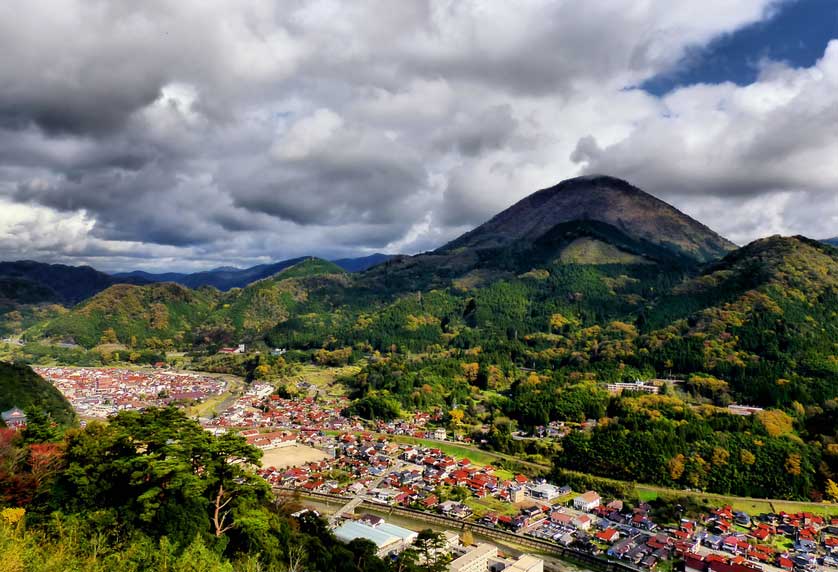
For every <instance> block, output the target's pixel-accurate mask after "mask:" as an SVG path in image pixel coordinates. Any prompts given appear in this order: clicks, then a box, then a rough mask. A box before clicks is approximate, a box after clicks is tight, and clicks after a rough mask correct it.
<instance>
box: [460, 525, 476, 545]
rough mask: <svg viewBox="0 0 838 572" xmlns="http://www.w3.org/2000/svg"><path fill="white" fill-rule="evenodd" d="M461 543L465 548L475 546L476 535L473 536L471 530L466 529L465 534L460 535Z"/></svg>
mask: <svg viewBox="0 0 838 572" xmlns="http://www.w3.org/2000/svg"><path fill="white" fill-rule="evenodd" d="M460 542H461V543H462V544H463V546H471V545H472V544H474V535H473V534H472V532H471V530H470V529H468V528H467V529H465V530H464V531H463V533H462V534H461V535H460Z"/></svg>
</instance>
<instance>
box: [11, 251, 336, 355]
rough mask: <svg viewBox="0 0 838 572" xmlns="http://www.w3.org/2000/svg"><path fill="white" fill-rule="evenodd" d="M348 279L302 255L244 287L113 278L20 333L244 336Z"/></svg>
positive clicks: (89, 340)
mask: <svg viewBox="0 0 838 572" xmlns="http://www.w3.org/2000/svg"><path fill="white" fill-rule="evenodd" d="M330 284H337V285H339V286H345V285H347V284H348V276H347V274H346V273H345V272H344V270H343V269H342V268H341V267H340V266H337V265H336V264H334V263H332V262H328V261H325V260H320V259H317V258H305V259H302V260H300V261H298V262H297V263H295V264H293V265H292V266H288V267H286V268H284V269H282V270H280V271H279V272H278V273H277V274H275V275H273V276H270V277H268V278H263V279H261V280H258V281H256V282H253V283H252V284H250V285H248V286H246V287H245V288H234V289H232V290H230V291H229V292H219V291H218V290H217V289H215V288H209V287H202V288H199V289H197V290H196V289H191V288H187V287H186V286H182V285H180V284H175V283H173V282H162V283H153V284H147V285H143V286H133V285H127V284H119V285H116V286H112V287H110V288H108V289H107V290H105V291H103V292H100V293H99V294H97V295H96V296H94V297H92V298H90V299H89V300H86V301H85V302H82V303H81V304H79V305H78V306H76V307H75V308H73V309H71V310H70V311H68V312H66V313H64V314H62V315H60V316H57V317H55V318H54V319H51V320H47V321H46V322H43V323H41V324H38V325H36V326H35V327H33V328H31V329H30V330H29V331H28V332H27V335H28V336H29V337H33V338H46V339H51V340H54V341H64V342H71V343H76V344H79V345H81V346H83V347H86V348H91V347H94V346H97V345H99V344H123V345H126V346H128V347H130V348H144V347H145V348H151V349H165V348H175V347H177V348H188V347H191V346H192V345H193V344H203V343H232V342H233V341H234V340H239V339H240V338H241V337H242V336H247V337H248V338H249V339H250V338H252V336H254V335H257V334H259V333H262V332H264V331H266V330H267V329H269V328H270V327H272V326H274V325H275V324H276V323H277V322H279V321H282V320H284V319H286V318H288V317H289V316H290V314H291V312H292V311H293V310H294V309H295V308H297V307H298V306H300V305H301V304H303V303H305V302H306V301H307V300H308V296H309V292H311V291H313V290H318V289H320V288H322V287H324V286H326V285H330Z"/></svg>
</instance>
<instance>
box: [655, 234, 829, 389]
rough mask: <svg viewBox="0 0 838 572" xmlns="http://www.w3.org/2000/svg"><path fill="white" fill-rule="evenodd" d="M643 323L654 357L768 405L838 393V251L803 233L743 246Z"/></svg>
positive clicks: (661, 302)
mask: <svg viewBox="0 0 838 572" xmlns="http://www.w3.org/2000/svg"><path fill="white" fill-rule="evenodd" d="M643 322H644V324H645V325H646V327H647V328H648V329H649V330H650V333H649V337H648V345H649V348H650V350H651V352H652V355H653V356H655V359H656V361H657V362H659V363H660V362H662V363H666V364H667V365H670V367H672V368H673V369H674V370H676V371H683V372H695V371H708V372H713V373H715V374H716V375H718V376H719V377H723V378H724V379H727V380H728V381H730V383H731V385H732V386H733V388H734V389H735V390H737V391H738V392H739V393H740V394H742V395H746V396H748V397H750V398H751V399H752V400H754V401H758V402H762V403H774V402H778V401H780V402H788V401H790V400H798V401H801V402H804V403H807V402H809V403H811V402H813V401H814V402H817V401H819V400H822V399H828V398H832V397H834V396H835V392H836V384H835V381H834V380H835V379H836V378H837V377H838V355H836V354H838V351H836V347H838V346H836V344H838V250H836V249H835V248H833V247H831V246H829V245H826V244H823V243H821V242H818V241H815V240H810V239H808V238H805V237H802V236H794V237H780V236H772V237H769V238H764V239H760V240H757V241H754V242H752V243H750V244H748V245H746V246H745V247H743V248H740V249H738V250H736V251H734V252H732V253H730V254H729V255H728V256H727V257H725V258H724V259H722V260H721V261H718V262H717V263H715V264H713V265H711V266H710V267H708V268H707V269H706V270H705V271H704V272H703V273H702V274H700V275H699V276H696V277H694V278H691V279H689V280H686V281H684V282H683V283H681V284H679V285H677V286H675V287H674V288H673V289H672V290H671V291H670V292H667V293H666V294H665V295H663V296H661V297H660V298H659V299H658V300H657V301H656V302H655V303H654V304H652V305H651V306H650V307H649V311H648V314H646V315H644V316H643Z"/></svg>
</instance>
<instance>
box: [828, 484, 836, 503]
mask: <svg viewBox="0 0 838 572" xmlns="http://www.w3.org/2000/svg"><path fill="white" fill-rule="evenodd" d="M826 497H827V498H828V499H829V500H831V501H832V502H838V483H836V482H835V481H833V480H832V479H827V480H826Z"/></svg>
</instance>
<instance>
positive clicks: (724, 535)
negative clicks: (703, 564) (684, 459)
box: [698, 506, 838, 570]
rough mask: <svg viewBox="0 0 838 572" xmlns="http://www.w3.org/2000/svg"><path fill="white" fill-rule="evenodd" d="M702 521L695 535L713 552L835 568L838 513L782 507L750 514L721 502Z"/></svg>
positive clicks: (779, 564) (791, 565) (837, 562)
mask: <svg viewBox="0 0 838 572" xmlns="http://www.w3.org/2000/svg"><path fill="white" fill-rule="evenodd" d="M703 524H704V529H705V530H704V531H702V532H701V533H700V534H699V536H698V537H699V539H700V540H701V542H702V544H704V545H705V546H707V547H709V548H711V549H712V550H714V551H716V552H720V553H726V554H730V555H733V556H734V557H737V558H740V559H741V558H744V559H745V560H747V561H749V562H753V563H761V564H770V565H774V566H776V567H778V568H782V569H784V570H794V569H812V568H813V567H815V566H817V565H819V564H822V565H824V566H827V567H836V568H838V517H831V518H829V519H828V518H825V517H823V516H819V515H815V514H812V513H809V512H800V513H794V514H791V513H787V512H782V511H781V512H779V513H762V514H759V515H755V516H751V515H749V514H747V513H744V512H741V511H735V510H733V509H732V508H731V507H730V506H724V507H721V508H718V509H716V510H715V511H713V512H712V513H711V514H709V515H708V516H707V517H706V519H705V521H704V523H703ZM777 540H782V542H777ZM780 547H782V548H780Z"/></svg>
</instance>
